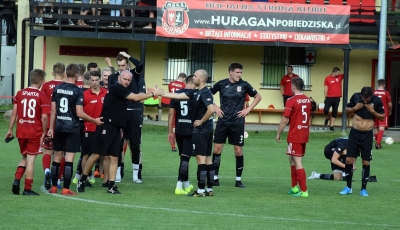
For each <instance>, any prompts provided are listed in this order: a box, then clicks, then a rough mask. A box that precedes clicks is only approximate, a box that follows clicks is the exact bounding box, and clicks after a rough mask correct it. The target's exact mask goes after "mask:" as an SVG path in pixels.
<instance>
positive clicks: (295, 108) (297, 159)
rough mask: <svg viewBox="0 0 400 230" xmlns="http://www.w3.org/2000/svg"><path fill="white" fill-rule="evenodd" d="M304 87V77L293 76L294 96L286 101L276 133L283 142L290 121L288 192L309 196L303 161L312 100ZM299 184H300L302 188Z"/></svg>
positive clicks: (293, 194)
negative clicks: (283, 134) (283, 135)
mask: <svg viewBox="0 0 400 230" xmlns="http://www.w3.org/2000/svg"><path fill="white" fill-rule="evenodd" d="M303 88H304V82H303V79H301V78H299V77H296V78H292V91H293V93H294V96H293V97H291V98H289V99H288V100H287V101H286V106H285V111H284V112H283V117H282V120H281V123H280V124H279V128H278V132H277V134H276V141H277V142H278V143H280V142H281V140H280V139H281V133H282V131H283V129H285V127H286V125H287V123H288V122H289V121H290V126H289V133H288V136H287V142H288V147H287V151H286V154H287V155H288V156H289V162H290V172H291V178H292V188H291V189H290V190H289V192H288V194H289V195H292V196H301V197H308V190H307V183H306V172H305V170H304V168H303V162H302V161H303V156H304V155H305V154H306V144H307V142H308V136H309V133H310V115H311V100H310V98H308V97H307V96H306V95H304V94H303V92H302V90H303ZM297 185H299V186H300V190H299V188H298V187H297Z"/></svg>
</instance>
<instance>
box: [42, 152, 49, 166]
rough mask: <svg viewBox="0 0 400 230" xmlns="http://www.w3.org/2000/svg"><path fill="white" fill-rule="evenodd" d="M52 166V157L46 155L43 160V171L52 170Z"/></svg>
mask: <svg viewBox="0 0 400 230" xmlns="http://www.w3.org/2000/svg"><path fill="white" fill-rule="evenodd" d="M50 164H51V155H49V154H44V155H43V158H42V165H43V170H45V169H50Z"/></svg>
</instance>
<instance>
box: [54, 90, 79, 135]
mask: <svg viewBox="0 0 400 230" xmlns="http://www.w3.org/2000/svg"><path fill="white" fill-rule="evenodd" d="M51 102H55V103H56V119H55V127H54V130H55V131H57V132H66V133H73V132H79V119H78V116H77V114H76V105H82V103H83V96H82V90H81V89H80V88H78V87H77V86H76V85H74V84H71V83H62V84H60V85H57V86H56V87H55V88H54V92H53V95H52V97H51Z"/></svg>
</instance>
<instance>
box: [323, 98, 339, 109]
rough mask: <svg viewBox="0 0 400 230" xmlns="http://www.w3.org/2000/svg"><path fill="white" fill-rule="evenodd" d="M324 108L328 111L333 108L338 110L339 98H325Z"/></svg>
mask: <svg viewBox="0 0 400 230" xmlns="http://www.w3.org/2000/svg"><path fill="white" fill-rule="evenodd" d="M324 104H325V108H328V110H329V109H330V108H331V107H333V108H338V107H339V104H340V97H326V98H325V100H324Z"/></svg>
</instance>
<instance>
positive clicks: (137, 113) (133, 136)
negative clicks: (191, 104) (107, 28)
mask: <svg viewBox="0 0 400 230" xmlns="http://www.w3.org/2000/svg"><path fill="white" fill-rule="evenodd" d="M128 60H129V61H131V62H132V63H133V64H134V65H135V68H134V69H130V68H129V63H128ZM117 64H118V72H117V73H115V74H112V75H110V76H109V78H108V84H109V86H111V85H113V84H115V83H116V82H117V79H118V76H119V75H120V72H121V71H124V70H128V71H130V72H131V74H132V76H133V77H132V81H131V83H130V84H129V86H128V89H129V90H130V91H131V92H132V93H134V94H139V93H145V92H146V85H145V81H144V77H143V74H142V71H143V64H142V63H141V62H140V61H138V60H136V59H135V58H133V57H132V56H130V55H129V54H127V53H125V52H120V53H119V54H118V56H117ZM126 103H127V113H128V124H127V126H126V129H125V131H124V136H125V137H124V138H125V139H126V140H128V141H129V147H130V149H131V154H132V168H133V183H136V184H141V183H143V182H142V176H141V170H142V167H143V166H142V164H141V157H142V156H141V154H142V152H141V150H140V143H141V139H142V138H141V136H142V125H143V103H142V102H141V101H130V100H127V102H126ZM122 145H123V143H121V148H120V149H121V156H120V157H119V166H120V167H121V168H120V170H119V171H121V176H122V175H123V171H124V169H123V168H124V165H123V163H122V162H121V159H122V157H123V156H122V149H123V147H122ZM121 176H120V177H121ZM117 177H118V173H117ZM118 179H119V180H120V178H118Z"/></svg>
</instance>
